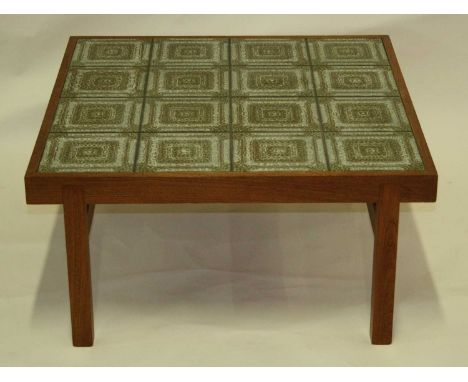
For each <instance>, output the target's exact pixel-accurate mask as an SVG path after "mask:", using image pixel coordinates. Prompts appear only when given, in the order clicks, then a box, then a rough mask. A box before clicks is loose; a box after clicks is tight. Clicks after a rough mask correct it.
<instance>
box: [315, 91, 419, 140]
mask: <svg viewBox="0 0 468 382" xmlns="http://www.w3.org/2000/svg"><path fill="white" fill-rule="evenodd" d="M319 104H320V109H321V115H322V120H323V127H324V128H325V130H329V131H337V132H339V131H402V130H407V131H410V130H411V127H410V124H409V121H408V118H407V117H406V113H405V109H404V107H403V103H402V102H401V101H400V99H399V98H397V97H370V98H365V97H356V98H353V97H341V98H329V97H323V98H322V97H320V98H319Z"/></svg>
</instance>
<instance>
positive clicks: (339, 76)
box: [314, 66, 399, 96]
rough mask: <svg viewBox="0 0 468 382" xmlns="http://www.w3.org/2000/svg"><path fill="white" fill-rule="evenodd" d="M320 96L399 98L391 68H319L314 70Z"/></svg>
mask: <svg viewBox="0 0 468 382" xmlns="http://www.w3.org/2000/svg"><path fill="white" fill-rule="evenodd" d="M314 79H315V83H316V86H317V95H319V96H398V95H399V93H398V89H397V86H396V83H395V80H394V79H393V75H392V71H391V69H390V67H386V66H383V67H382V66H377V67H376V66H374V67H372V66H354V67H352V66H348V67H344V66H329V67H324V66H319V67H315V68H314Z"/></svg>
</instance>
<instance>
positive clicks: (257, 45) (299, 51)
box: [231, 39, 309, 65]
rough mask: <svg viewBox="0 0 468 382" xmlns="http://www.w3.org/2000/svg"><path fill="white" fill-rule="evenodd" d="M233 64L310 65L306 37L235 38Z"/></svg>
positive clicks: (232, 47)
mask: <svg viewBox="0 0 468 382" xmlns="http://www.w3.org/2000/svg"><path fill="white" fill-rule="evenodd" d="M231 52H232V58H231V61H232V65H308V64H309V62H308V58H307V51H306V45H305V40H304V39H233V40H232V43H231Z"/></svg>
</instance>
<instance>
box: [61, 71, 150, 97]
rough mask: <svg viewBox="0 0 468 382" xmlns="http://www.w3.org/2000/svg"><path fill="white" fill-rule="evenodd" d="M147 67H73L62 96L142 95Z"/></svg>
mask: <svg viewBox="0 0 468 382" xmlns="http://www.w3.org/2000/svg"><path fill="white" fill-rule="evenodd" d="M145 80H146V69H145V68H137V67H135V68H103V67H99V68H98V67H96V68H81V67H80V68H71V69H70V70H69V72H68V76H67V79H66V81H65V85H64V88H63V91H62V97H124V98H125V97H142V96H143V93H144V88H145Z"/></svg>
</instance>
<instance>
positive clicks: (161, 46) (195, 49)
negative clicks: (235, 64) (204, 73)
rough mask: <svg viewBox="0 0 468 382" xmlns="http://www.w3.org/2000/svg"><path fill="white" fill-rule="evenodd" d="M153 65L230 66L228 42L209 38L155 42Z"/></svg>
mask: <svg viewBox="0 0 468 382" xmlns="http://www.w3.org/2000/svg"><path fill="white" fill-rule="evenodd" d="M153 63H154V64H155V65H157V66H179V65H181V66H197V65H228V64H229V57H228V40H227V39H208V38H206V39H205V38H192V39H187V38H181V39H174V38H173V39H166V40H155V41H154V47H153Z"/></svg>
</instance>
